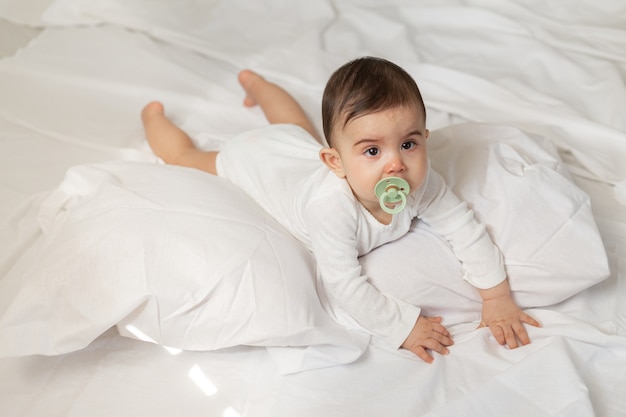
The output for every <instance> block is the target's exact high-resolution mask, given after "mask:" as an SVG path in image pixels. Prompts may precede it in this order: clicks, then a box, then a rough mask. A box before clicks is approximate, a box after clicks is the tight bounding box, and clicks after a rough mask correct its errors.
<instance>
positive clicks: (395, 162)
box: [385, 155, 406, 173]
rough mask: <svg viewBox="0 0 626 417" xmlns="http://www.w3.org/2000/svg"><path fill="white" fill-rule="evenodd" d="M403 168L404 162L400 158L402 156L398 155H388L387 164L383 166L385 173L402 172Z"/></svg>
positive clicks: (404, 167)
mask: <svg viewBox="0 0 626 417" xmlns="http://www.w3.org/2000/svg"><path fill="white" fill-rule="evenodd" d="M405 169H406V165H405V164H404V161H403V160H402V157H401V156H400V155H392V156H390V158H389V161H387V164H386V166H385V171H386V172H387V173H393V172H402V171H404V170H405Z"/></svg>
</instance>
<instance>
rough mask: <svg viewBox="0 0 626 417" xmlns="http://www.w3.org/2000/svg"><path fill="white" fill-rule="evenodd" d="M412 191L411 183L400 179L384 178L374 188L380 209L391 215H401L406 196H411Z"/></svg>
mask: <svg viewBox="0 0 626 417" xmlns="http://www.w3.org/2000/svg"><path fill="white" fill-rule="evenodd" d="M410 190H411V187H409V183H408V182H406V181H405V180H403V179H402V178H398V177H388V178H383V179H382V180H380V181H378V184H376V187H374V192H375V193H376V197H378V202H379V203H380V208H382V209H383V210H384V211H385V213H389V214H396V213H400V212H401V211H402V210H404V207H406V196H407V195H409V192H410ZM389 205H395V207H393V208H391V207H389Z"/></svg>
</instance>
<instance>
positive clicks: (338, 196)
mask: <svg viewBox="0 0 626 417" xmlns="http://www.w3.org/2000/svg"><path fill="white" fill-rule="evenodd" d="M320 149H321V145H320V144H319V143H318V142H317V141H316V140H315V139H314V138H313V137H311V135H309V134H308V133H307V132H306V131H305V130H303V129H302V128H300V127H298V126H294V125H270V126H267V127H264V128H261V129H257V130H253V131H249V132H245V133H243V134H241V135H238V136H237V137H235V138H233V139H232V140H230V141H229V142H227V143H226V144H225V145H224V147H223V148H222V150H221V151H220V153H219V155H218V159H217V171H218V175H219V176H221V177H224V178H227V179H229V180H230V181H232V182H233V183H235V184H237V185H238V186H239V187H241V188H242V189H243V190H244V191H246V193H248V194H249V195H250V196H251V197H252V198H253V199H254V200H256V201H257V202H258V203H259V204H260V205H261V206H262V207H263V208H264V209H265V210H266V211H267V212H268V213H269V214H270V215H271V216H272V217H273V218H275V219H276V220H277V221H278V222H279V223H280V224H281V225H282V226H284V227H285V228H286V229H287V230H288V231H289V232H291V233H292V234H293V235H294V236H295V237H296V238H297V239H299V240H300V241H301V242H302V243H303V244H304V245H306V246H307V247H308V248H309V249H310V250H312V251H313V254H314V255H315V259H316V262H317V265H318V280H319V281H320V283H321V286H322V287H323V289H324V293H325V294H324V295H325V296H326V297H327V300H326V301H327V302H328V304H330V306H329V307H330V310H331V311H330V312H331V314H332V315H334V316H335V318H336V319H337V320H339V321H340V322H342V323H344V324H352V325H357V326H358V327H360V328H363V329H365V330H366V331H368V332H369V333H371V334H373V335H375V336H378V337H381V338H383V339H385V340H386V341H387V342H388V343H389V344H390V345H392V346H394V347H399V346H401V345H402V343H403V342H404V340H405V339H406V337H407V336H408V335H409V333H410V332H411V330H412V329H413V326H414V325H415V322H416V321H417V318H418V317H419V314H420V309H419V307H417V306H414V305H411V304H409V303H407V302H404V301H403V300H401V299H398V298H395V297H391V296H388V295H386V294H383V293H381V292H380V291H378V290H377V289H376V288H374V287H373V286H372V285H371V284H370V282H369V281H368V278H367V277H366V276H364V275H362V273H361V265H360V263H359V260H358V257H359V256H362V255H365V254H366V253H368V252H370V251H371V250H373V249H374V248H376V247H378V246H381V245H383V244H385V243H388V242H391V241H393V240H396V239H398V238H400V237H402V236H403V235H405V234H406V233H407V232H408V231H409V228H410V226H411V222H412V221H413V219H414V218H416V217H419V218H420V219H421V220H422V221H424V222H426V223H428V224H429V225H430V226H431V228H432V230H433V231H435V232H436V233H439V234H441V235H442V236H443V237H444V238H445V239H446V240H447V241H448V242H449V243H450V245H451V247H452V249H453V251H454V252H455V254H456V255H457V257H458V258H459V260H460V261H461V262H462V264H463V268H464V270H465V279H466V280H467V281H469V282H470V283H471V284H472V285H474V286H475V287H478V288H491V287H493V286H495V285H497V284H499V283H500V282H502V281H503V280H504V279H505V278H506V274H505V272H504V266H503V261H502V255H501V254H500V251H499V250H498V249H497V247H496V246H495V245H494V244H493V243H492V242H491V240H490V239H489V237H488V235H487V233H486V232H485V228H484V227H483V226H482V225H479V224H478V223H477V222H476V221H475V220H474V216H473V213H472V211H471V210H469V209H468V208H467V205H466V204H465V203H464V202H462V201H461V200H459V199H458V198H457V197H456V196H455V195H454V194H453V193H452V192H451V191H450V189H449V188H448V187H447V185H446V184H445V182H444V180H443V179H442V178H441V176H440V175H439V174H437V173H436V172H435V171H433V170H432V169H429V172H428V177H427V180H426V181H425V182H424V185H423V186H422V187H421V188H420V189H418V190H413V191H412V192H411V195H410V196H409V198H408V199H407V206H406V208H405V209H404V210H403V211H401V212H400V213H398V214H395V215H394V216H393V219H392V221H391V223H390V224H388V225H384V224H382V223H380V222H378V220H376V219H375V218H374V217H373V216H372V215H371V214H370V213H369V212H368V211H367V210H366V209H365V208H364V207H363V206H362V205H361V204H360V203H359V202H358V201H357V200H356V198H355V197H354V195H353V193H352V191H351V189H350V187H349V185H348V183H347V182H346V180H345V179H342V178H338V177H337V176H336V175H335V174H334V173H332V172H331V171H330V170H329V169H328V168H327V167H326V166H325V165H324V164H323V163H322V162H321V161H320V159H319V150H320ZM416 256H419V254H416ZM407 279H409V278H408V277H407ZM322 298H323V297H322Z"/></svg>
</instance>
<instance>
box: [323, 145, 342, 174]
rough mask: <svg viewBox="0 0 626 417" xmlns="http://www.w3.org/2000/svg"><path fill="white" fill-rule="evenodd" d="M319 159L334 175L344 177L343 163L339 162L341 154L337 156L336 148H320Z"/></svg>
mask: <svg viewBox="0 0 626 417" xmlns="http://www.w3.org/2000/svg"><path fill="white" fill-rule="evenodd" d="M320 159H321V160H322V162H323V163H324V164H325V165H326V166H327V167H328V168H329V169H330V170H331V171H332V172H334V173H335V175H336V176H338V177H339V178H345V177H346V173H345V172H344V171H343V164H342V163H341V156H339V152H337V150H336V149H333V148H322V149H321V150H320Z"/></svg>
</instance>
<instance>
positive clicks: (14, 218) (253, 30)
mask: <svg viewBox="0 0 626 417" xmlns="http://www.w3.org/2000/svg"><path fill="white" fill-rule="evenodd" d="M0 18H2V20H1V21H0V23H2V24H1V25H0V39H2V41H1V42H0V52H2V54H3V55H4V58H3V59H2V60H0V92H1V94H0V138H1V139H0V144H1V146H2V148H1V149H2V152H0V203H1V204H0V214H2V222H1V225H0V231H1V232H0V242H1V243H0V247H1V248H2V249H1V252H0V274H1V275H0V414H1V415H3V416H21V417H27V416H28V417H29V416H41V415H46V416H56V415H59V416H61V415H63V416H85V415H138V416H143V415H146V416H165V415H172V414H180V415H189V416H195V415H198V416H200V415H203V416H204V415H215V416H260V417H264V416H294V415H297V416H319V415H328V416H353V415H363V416H383V415H385V416H386V415H397V416H405V415H406V416H415V415H422V416H460V415H461V416H462V415H467V416H491V415H493V416H496V415H502V414H505V413H506V414H511V415H519V416H594V415H596V416H623V415H626V400H625V398H626V308H625V307H624V306H625V305H626V304H625V302H626V284H625V281H624V279H625V274H626V249H625V247H626V245H625V244H626V171H625V167H626V165H624V161H626V134H625V133H624V132H625V131H626V115H625V114H626V113H624V109H626V87H625V83H624V74H625V72H626V58H625V55H624V54H623V51H624V50H626V30H625V29H624V28H626V7H625V6H624V5H623V3H622V2H619V1H610V0H604V1H601V2H589V1H582V0H576V1H575V2H573V3H572V4H570V3H568V6H567V7H566V6H565V5H563V6H561V5H560V4H558V3H556V2H548V3H545V2H536V1H531V0H516V1H511V2H506V3H505V2H496V1H489V0H480V1H478V0H471V1H464V2H461V1H452V0H446V1H438V2H428V1H419V2H400V1H384V2H368V1H363V0H361V1H357V0H352V1H348V0H342V1H330V0H329V1H319V2H304V1H302V2H300V1H297V2H290V3H288V4H283V2H277V1H272V0H263V1H259V2H254V3H253V2H245V1H208V0H207V1H203V2H198V1H180V2H175V3H174V2H169V1H165V0H151V1H147V0H132V1H127V0H126V1H121V0H90V1H86V0H56V1H52V0H29V1H20V2H18V1H15V0H1V1H0ZM374 29H375V30H374ZM31 38H32V40H30V41H29V39H31ZM361 55H378V56H382V57H385V58H389V59H392V60H394V61H396V62H398V63H399V64H400V65H402V66H403V67H405V68H406V69H407V70H408V71H409V72H410V73H411V74H412V75H413V76H414V77H415V79H416V80H417V82H418V84H419V85H420V88H421V90H422V93H423V95H424V99H425V101H426V104H427V108H428V109H427V110H428V120H427V124H428V127H429V128H430V129H431V136H430V138H429V152H430V155H431V159H432V163H433V166H434V167H435V168H436V169H437V171H438V172H440V173H441V174H442V175H443V176H444V177H445V178H446V180H447V181H448V183H449V184H450V185H451V187H453V189H454V190H455V192H456V193H458V194H459V195H460V196H461V197H462V198H464V199H465V200H466V201H468V204H469V205H470V206H471V207H472V208H473V209H474V211H475V213H476V216H477V217H478V218H479V219H480V220H481V221H482V222H484V223H485V224H486V225H487V229H488V231H489V233H490V234H491V236H492V238H493V239H494V241H495V242H496V243H497V244H498V246H500V248H501V249H502V251H503V253H504V255H505V260H506V267H507V273H508V274H509V277H510V281H511V286H512V288H513V290H514V294H515V297H516V299H517V301H518V303H520V305H522V306H523V307H524V308H526V309H528V311H529V313H530V314H532V315H533V316H534V317H535V318H537V319H538V320H539V321H540V322H541V323H542V327H541V328H529V329H528V330H529V334H530V337H531V339H532V341H533V342H532V343H531V344H530V345H528V346H525V347H522V348H519V349H515V350H509V349H506V348H504V347H501V346H499V345H498V344H497V343H496V342H495V340H494V339H493V337H492V336H491V334H490V332H489V330H487V329H477V328H476V327H477V325H478V322H479V320H480V303H479V298H478V297H477V294H476V293H475V291H474V290H473V289H472V288H471V287H469V286H468V284H466V283H465V282H464V281H463V280H462V273H461V269H460V265H459V264H458V261H456V259H455V258H454V257H453V256H452V253H451V250H450V248H449V247H448V245H447V244H446V243H445V242H444V241H442V240H441V239H440V238H438V237H437V236H435V235H433V234H432V233H431V232H430V231H429V230H428V229H427V228H426V227H425V226H424V225H422V224H421V223H419V222H416V223H415V225H414V227H413V229H412V230H411V232H410V233H409V234H408V235H407V236H405V237H404V238H402V239H401V240H399V241H397V242H393V243H391V244H388V245H385V246H383V247H381V248H379V249H377V250H375V251H374V252H372V253H370V254H368V255H367V256H365V257H363V258H362V259H361V262H362V265H363V267H364V268H365V269H366V271H367V272H368V274H369V275H370V276H371V280H372V283H373V284H374V285H376V286H377V287H379V288H380V289H381V290H382V291H384V292H387V293H389V294H392V295H395V296H401V297H404V298H405V299H407V300H409V301H411V302H413V303H415V304H416V305H418V306H420V307H422V308H423V309H424V312H425V313H426V314H433V315H434V314H437V315H441V316H442V317H443V318H444V323H445V324H446V325H447V326H448V327H449V329H450V331H451V332H452V334H453V337H454V339H455V345H454V346H453V347H451V353H450V355H448V356H445V357H442V356H438V355H437V356H435V362H434V363H433V364H431V365H428V364H426V363H423V362H422V361H421V360H419V359H417V358H415V357H413V356H412V355H411V354H410V353H408V352H405V351H397V350H394V349H390V348H389V347H388V346H386V345H385V344H384V343H382V342H381V341H380V340H377V339H376V338H370V337H369V336H367V335H365V334H363V333H362V332H359V331H358V330H355V329H350V328H345V327H343V326H339V325H337V324H336V323H335V322H334V321H333V320H332V319H331V318H330V315H329V314H328V313H327V312H326V311H324V309H323V308H322V306H321V304H320V300H319V293H318V289H317V288H316V286H315V281H314V275H315V271H314V263H313V260H312V258H311V256H310V254H309V253H308V252H306V250H304V249H303V248H301V247H300V246H299V245H298V244H297V243H296V242H295V241H294V240H293V238H291V237H290V236H289V235H288V234H287V233H286V232H285V231H284V230H283V229H281V228H280V226H278V224H277V223H276V222H275V221H274V220H273V219H271V218H269V217H268V216H267V215H266V214H265V213H264V212H263V211H262V210H261V209H260V208H259V207H257V206H255V205H254V204H253V203H252V202H251V201H250V200H249V199H248V198H247V197H246V196H245V195H243V194H242V193H241V192H239V191H238V190H236V189H233V188H232V187H231V186H230V185H229V184H228V183H226V182H225V181H224V180H222V179H220V178H215V177H211V176H208V175H206V174H203V173H201V172H197V171H194V170H190V169H185V168H178V167H171V166H166V165H164V164H162V163H160V161H158V159H157V158H156V157H155V156H154V155H153V154H152V153H151V152H150V150H149V148H148V147H147V145H146V143H145V139H144V137H143V131H142V128H141V123H140V120H139V113H140V111H141V108H142V106H143V105H144V104H145V103H147V102H148V101H150V100H154V99H158V100H161V101H162V102H163V103H164V104H165V107H166V111H167V112H168V114H169V115H170V116H171V117H172V118H173V119H174V120H175V121H176V122H177V123H178V124H179V125H181V126H182V127H183V128H184V129H185V130H187V131H188V132H189V133H190V135H191V136H192V138H193V139H194V141H195V142H196V143H197V144H198V145H199V146H201V147H203V148H205V149H219V147H220V146H221V144H223V143H224V142H225V141H227V140H229V138H231V137H233V136H234V135H236V134H238V133H240V132H243V131H246V130H249V129H253V128H257V127H261V126H264V125H265V124H266V122H265V119H264V117H263V115H262V113H261V112H260V110H259V109H247V108H245V107H243V106H242V104H241V102H242V99H243V96H242V91H241V88H240V87H239V86H238V84H237V81H236V74H237V71H238V70H240V69H242V68H245V67H250V68H253V69H255V70H257V71H259V72H260V73H261V74H262V75H264V76H266V77H268V78H269V79H271V80H273V81H276V82H278V83H280V84H281V85H283V86H284V87H285V88H286V89H287V90H288V91H290V92H291V93H292V94H293V95H294V96H295V97H296V98H297V99H298V100H299V101H300V102H301V103H302V104H303V107H304V108H305V111H307V113H308V114H309V115H310V116H311V118H312V119H313V121H314V122H315V124H316V125H317V126H318V127H319V126H321V120H320V116H319V102H320V97H321V92H322V89H323V86H324V83H325V81H326V79H327V78H328V76H329V75H330V72H332V71H333V70H334V69H335V68H336V67H337V66H339V65H341V64H342V63H344V62H345V61H347V60H349V59H351V58H354V57H357V56H361Z"/></svg>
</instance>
